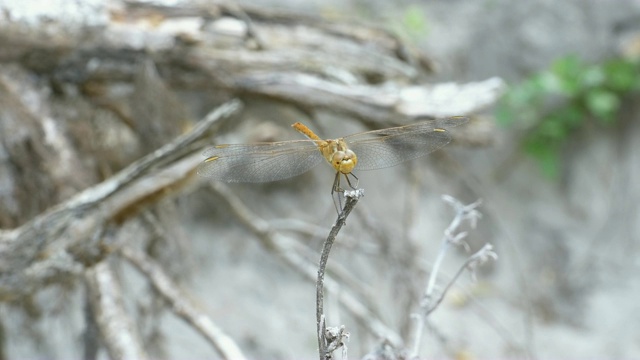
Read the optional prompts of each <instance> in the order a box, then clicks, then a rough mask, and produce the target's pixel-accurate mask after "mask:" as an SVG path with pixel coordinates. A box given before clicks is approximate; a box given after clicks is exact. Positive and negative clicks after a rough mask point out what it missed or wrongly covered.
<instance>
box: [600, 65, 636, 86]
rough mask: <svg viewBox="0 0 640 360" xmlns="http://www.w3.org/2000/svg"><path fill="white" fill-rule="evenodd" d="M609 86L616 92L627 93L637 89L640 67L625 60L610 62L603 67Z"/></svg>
mask: <svg viewBox="0 0 640 360" xmlns="http://www.w3.org/2000/svg"><path fill="white" fill-rule="evenodd" d="M603 71H604V74H605V76H606V83H607V85H608V86H609V87H610V88H611V89H612V90H615V91H621V92H626V91H630V90H633V89H634V88H635V87H637V84H639V80H640V65H639V64H638V63H637V62H634V61H630V60H625V59H613V60H609V61H608V62H606V63H605V64H604V65H603Z"/></svg>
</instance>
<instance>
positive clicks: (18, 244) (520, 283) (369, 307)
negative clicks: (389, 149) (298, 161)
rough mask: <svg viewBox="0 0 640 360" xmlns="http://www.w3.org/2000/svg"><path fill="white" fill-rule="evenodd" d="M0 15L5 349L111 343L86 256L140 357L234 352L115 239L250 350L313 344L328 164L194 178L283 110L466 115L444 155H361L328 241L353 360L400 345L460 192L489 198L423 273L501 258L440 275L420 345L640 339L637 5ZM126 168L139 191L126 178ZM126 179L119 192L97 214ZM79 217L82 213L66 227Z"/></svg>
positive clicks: (498, 349)
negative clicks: (383, 165) (186, 313)
mask: <svg viewBox="0 0 640 360" xmlns="http://www.w3.org/2000/svg"><path fill="white" fill-rule="evenodd" d="M0 9H1V10H2V11H0V200H1V202H0V229H1V232H0V271H1V272H0V300H1V301H0V358H6V359H15V358H20V359H22V358H64V359H75V358H83V357H84V358H109V357H117V354H118V352H117V350H114V349H117V348H118V346H116V345H114V342H113V337H109V331H108V330H105V328H106V327H108V321H107V322H106V323H105V321H104V316H103V317H101V314H102V313H103V312H104V309H103V310H101V309H102V308H101V306H103V305H100V300H99V299H100V298H101V296H103V295H96V294H102V293H101V291H104V289H103V288H101V286H100V285H99V281H98V280H99V279H100V276H99V274H100V269H99V267H100V264H106V266H107V270H105V271H106V273H107V274H111V275H112V278H113V281H114V283H116V284H117V287H116V288H117V289H119V290H118V292H119V293H120V294H119V295H118V298H119V299H120V300H119V301H120V302H121V305H122V306H121V310H122V313H121V314H120V315H117V316H116V318H120V317H121V318H122V319H125V320H126V321H125V322H127V323H128V324H129V328H130V329H129V330H130V331H131V332H132V333H134V334H136V337H138V341H139V342H140V344H142V345H141V347H142V349H143V350H144V352H145V353H146V355H148V356H149V357H157V358H216V357H221V358H225V357H229V356H225V355H224V352H222V353H221V352H220V351H219V349H217V348H216V347H215V346H212V341H207V340H206V339H205V338H204V337H203V336H202V335H201V333H200V332H199V331H198V330H197V326H195V325H193V323H189V322H188V321H186V322H185V321H184V317H183V316H181V315H180V307H179V306H177V305H176V304H175V303H173V302H172V301H171V300H168V297H167V296H166V295H163V292H162V291H160V290H158V288H157V287H156V285H155V284H154V280H153V279H152V278H153V277H152V276H151V275H150V274H149V273H148V272H145V271H144V270H140V268H141V265H140V263H141V262H142V263H144V261H141V260H140V259H139V258H136V257H135V256H132V253H131V252H127V250H126V249H135V250H136V251H139V253H141V254H144V255H145V256H146V258H145V259H146V260H145V261H147V263H152V264H156V265H157V267H158V268H157V270H158V271H160V272H161V273H162V274H164V275H166V276H167V278H168V279H170V280H171V283H172V284H173V285H172V286H173V287H174V288H175V289H178V290H179V294H180V295H179V296H178V297H184V298H188V299H189V301H191V303H192V304H193V305H194V307H195V308H197V309H199V310H198V311H200V313H201V314H206V315H207V316H209V318H210V319H211V321H212V322H214V323H215V324H216V326H217V327H219V329H220V331H221V332H223V333H225V334H226V336H228V337H229V338H230V339H231V340H232V341H233V342H235V344H237V347H238V348H239V349H241V351H242V353H243V354H244V355H245V356H246V357H248V358H260V359H265V358H267V359H281V358H291V359H300V358H317V339H316V324H315V273H314V271H315V268H314V267H315V266H317V262H318V259H319V256H320V249H321V246H322V242H323V240H324V239H325V238H326V236H327V235H328V233H329V230H330V228H331V226H332V225H333V223H334V222H335V219H336V211H335V209H334V205H333V200H332V197H331V194H330V189H331V184H332V182H333V177H334V173H333V170H332V169H331V168H330V167H328V166H326V165H325V164H321V165H320V166H317V167H316V168H314V169H313V170H311V171H310V172H307V173H305V174H303V175H300V176H297V177H293V178H291V179H287V180H283V181H278V182H273V183H261V184H222V183H218V182H215V181H212V180H208V179H205V178H202V177H199V176H198V175H196V173H195V166H196V165H197V162H198V161H200V160H202V158H201V157H200V156H199V154H200V153H201V152H202V151H203V150H204V149H206V148H208V147H211V146H213V145H215V144H225V143H249V142H256V141H279V140H295V139H301V137H300V135H299V134H297V133H296V132H295V131H294V130H293V129H291V128H290V125H291V124H293V123H294V122H296V121H301V122H303V123H305V124H307V125H308V126H309V127H310V128H312V129H313V130H314V131H316V133H318V134H319V135H320V136H321V137H326V138H334V137H340V136H344V135H348V134H352V133H357V132H360V131H367V130H374V129H381V128H385V127H391V126H398V125H402V124H410V123H412V122H415V121H419V120H421V119H425V118H439V117H445V116H454V115H465V116H468V117H469V118H470V121H469V123H468V124H466V125H464V126H460V127H456V128H454V129H452V135H453V141H452V142H451V144H449V145H447V146H446V147H445V148H443V149H442V150H440V151H438V152H435V153H432V154H431V155H429V156H428V157H423V158H419V159H416V160H412V161H409V162H406V163H404V164H402V165H400V166H397V167H392V168H388V169H381V170H374V171H366V172H360V173H358V174H357V175H358V177H359V179H360V181H359V186H360V187H361V188H363V189H364V190H365V196H364V197H363V198H362V199H361V200H360V201H359V203H358V205H357V207H356V208H355V210H354V211H353V213H352V214H351V215H350V217H349V218H348V220H347V225H346V227H345V228H344V229H342V231H341V233H340V235H339V236H338V239H337V242H336V244H335V245H334V248H333V251H332V254H331V257H330V258H329V265H328V277H329V278H330V279H331V281H335V282H332V283H331V284H332V285H331V286H329V285H328V289H327V291H326V297H325V311H326V314H327V324H328V325H330V326H339V325H345V327H346V330H347V331H348V332H349V333H350V338H349V342H348V352H349V356H350V357H351V358H362V357H364V356H366V355H367V354H369V355H368V356H369V358H370V359H377V358H380V359H382V358H388V359H391V358H408V357H409V355H410V352H411V351H410V350H411V348H412V346H413V344H414V343H415V342H416V341H417V340H416V339H415V321H414V320H412V314H414V313H416V312H418V311H419V306H420V301H421V297H422V294H423V293H424V291H425V288H426V284H427V279H428V277H429V274H430V271H431V269H432V266H433V262H434V261H435V258H436V256H437V254H438V251H439V249H440V247H441V239H442V238H443V232H444V230H445V229H446V228H447V226H448V225H449V223H450V222H451V221H452V220H453V217H454V215H455V213H454V210H453V209H452V207H451V206H450V205H449V204H447V203H446V202H443V201H442V199H441V196H442V195H443V194H448V195H451V196H454V197H455V198H457V199H459V200H460V201H461V202H463V203H465V204H469V203H472V202H474V201H476V200H478V199H482V204H481V206H480V207H479V208H478V210H479V211H480V212H481V213H482V215H483V216H482V218H481V219H480V221H479V222H478V224H477V226H476V227H475V228H471V227H470V226H468V224H466V225H465V228H464V230H465V231H468V232H469V233H468V236H467V238H466V239H465V240H466V243H467V248H465V247H464V246H460V247H459V248H455V249H453V250H452V251H450V252H449V253H447V255H446V257H445V259H444V262H443V269H442V271H441V273H439V274H438V278H437V285H436V291H437V292H441V291H443V290H444V288H445V286H446V285H447V284H448V283H449V282H450V280H451V279H452V278H453V276H454V275H455V274H456V272H457V271H458V269H459V268H460V267H461V266H463V264H464V262H465V260H466V259H467V258H468V257H469V256H470V255H471V254H472V253H473V252H475V251H477V250H478V249H480V248H481V247H482V246H483V245H484V244H486V243H490V244H492V245H493V246H494V251H495V252H496V253H497V254H498V257H499V259H498V260H497V261H495V262H490V263H487V264H484V265H483V266H481V267H480V268H478V269H477V273H476V277H475V279H474V278H473V277H472V276H471V275H470V274H469V273H465V274H463V276H462V277H460V278H459V279H458V280H457V281H456V282H455V284H454V285H453V286H452V287H451V288H450V289H449V291H448V292H447V294H446V297H445V298H444V301H443V302H442V304H441V305H440V306H439V307H438V308H437V310H436V311H435V312H433V313H432V314H431V315H430V317H429V321H428V326H427V330H426V331H425V333H424V334H423V336H422V339H421V341H420V343H421V347H420V349H421V350H420V352H419V356H420V357H421V358H433V357H441V358H459V359H472V358H495V357H518V358H522V357H524V358H543V359H544V358H627V359H632V358H640V345H639V344H640V304H639V303H638V301H637V299H638V298H639V297H640V277H638V275H637V274H639V273H640V260H638V257H637V255H636V254H637V253H638V251H639V250H640V241H639V240H640V239H639V236H640V209H639V206H638V203H640V187H639V186H637V185H633V184H635V182H634V180H633V178H638V177H639V176H640V141H638V139H640V123H639V121H638V117H639V116H640V108H639V106H638V99H639V97H638V96H639V93H638V91H639V90H640V64H639V62H638V58H639V56H640V2H638V1H637V0H620V1H615V2H613V1H598V0H570V1H562V2H558V1H547V0H531V1H521V2H512V1H506V0H491V1H478V0H457V1H399V2H383V1H357V0H356V1H294V0H260V1H239V2H233V3H231V2H230V3H222V2H203V1H183V2H178V1H176V2H170V1H167V2H142V1H140V2H138V1H116V0H113V1H98V0H91V1H64V0H58V1H53V2H51V1H37V0H33V1H22V2H14V1H2V0H0ZM231 99H240V100H241V101H242V104H243V106H242V109H241V110H238V111H237V112H236V113H235V114H234V115H233V116H232V117H231V118H230V119H227V120H222V121H220V122H219V123H217V124H216V125H215V126H214V127H213V128H211V129H209V130H208V131H206V133H205V134H204V135H201V136H199V138H198V139H197V141H193V142H190V143H188V144H186V145H185V143H179V144H180V146H178V147H177V150H176V149H171V150H169V151H170V154H174V155H172V156H171V157H169V158H162V159H161V160H158V159H157V158H156V160H154V162H153V163H152V165H153V166H150V167H144V166H141V165H140V164H139V162H138V163H136V161H139V159H141V158H143V157H145V156H146V157H147V158H149V157H152V158H153V157H154V156H155V155H154V151H155V150H157V149H159V148H161V147H162V146H163V145H166V144H175V141H176V138H178V137H180V136H184V135H185V134H190V133H191V132H193V131H194V129H197V128H198V124H200V123H202V121H199V119H203V118H205V117H206V115H207V114H208V113H209V112H210V111H212V110H214V109H215V108H216V107H218V106H220V105H221V104H223V103H225V102H227V101H229V100H231ZM156 155H157V152H156ZM189 159H196V160H195V162H194V160H189ZM187 160H189V161H187ZM182 163H188V166H186V165H185V166H186V170H183V171H184V173H183V174H182V173H180V174H182V175H179V176H178V175H176V176H178V177H179V179H177V180H175V181H174V180H167V181H170V183H168V184H166V185H158V184H159V183H161V182H162V179H167V178H168V177H169V175H162V176H165V177H164V178H163V177H162V176H161V175H158V174H160V173H161V172H162V171H165V170H166V172H167V173H168V174H178V173H179V171H178V170H175V169H174V168H172V167H171V166H173V165H174V164H177V165H179V164H182ZM132 166H133V167H134V168H135V169H138V171H137V172H135V175H132V177H131V178H129V180H127V181H122V182H120V183H118V184H117V186H115V188H114V189H115V190H114V192H110V193H108V194H107V195H105V196H103V197H98V199H99V201H95V202H92V203H90V204H89V205H86V207H77V204H78V203H79V202H81V200H82V199H81V198H80V197H78V194H95V193H96V191H93V190H95V189H96V187H97V186H98V184H101V183H103V182H108V181H109V180H110V179H115V178H116V177H117V176H119V174H121V173H120V172H121V171H123V170H124V171H127V169H131V167H132ZM172 169H173V170H172ZM163 174H164V173H163ZM143 181H148V183H143ZM138 184H140V186H143V184H148V185H144V186H146V188H145V187H143V188H145V189H152V190H148V192H147V193H145V194H144V196H142V195H136V193H134V192H133V191H130V192H126V191H128V190H130V188H129V186H131V187H133V186H134V185H138ZM92 191H93V192H92ZM87 196H88V195H87ZM118 196H121V198H123V199H125V200H122V201H121V202H123V203H126V205H125V206H122V205H118V206H121V207H119V208H118V209H119V210H118V211H113V212H109V209H111V208H115V207H116V205H112V204H113V203H114V202H116V200H114V199H120V198H118ZM118 201H120V200H118ZM118 204H119V203H118ZM61 209H62V210H64V211H67V210H68V211H69V212H67V213H64V214H65V215H64V216H54V215H55V214H56V211H62V210H61ZM94 209H96V210H95V211H96V212H95V214H96V215H95V219H97V220H95V223H91V225H86V227H80V225H75V224H78V223H79V221H80V220H85V219H93V216H94V215H93V214H94V212H93V211H94ZM98 211H100V212H98ZM47 214H54V215H51V217H47V216H48V215H47ZM49 219H50V221H51V222H48V221H49ZM60 219H61V220H60ZM57 221H64V224H65V225H64V226H62V225H60V224H61V223H59V222H57ZM82 224H85V223H82ZM83 226H84V225H83ZM49 229H53V230H51V231H49ZM87 229H88V230H87ZM82 231H86V232H82ZM78 234H81V235H82V234H85V235H86V236H85V235H82V236H81V235H78ZM83 236H85V237H83ZM79 244H80V245H79ZM105 249H106V250H105ZM136 259H138V260H136ZM2 262H4V264H2ZM96 269H98V270H96ZM103 270H104V268H103ZM96 284H98V285H96ZM109 286H110V285H107V287H109ZM329 287H330V288H329ZM100 289H103V290H100ZM96 299H98V300H96ZM105 324H106V325H105ZM116 333H118V332H117V331H116ZM122 333H124V332H122ZM110 339H111V340H110ZM124 346H125V348H126V345H124ZM385 356H386V357H385Z"/></svg>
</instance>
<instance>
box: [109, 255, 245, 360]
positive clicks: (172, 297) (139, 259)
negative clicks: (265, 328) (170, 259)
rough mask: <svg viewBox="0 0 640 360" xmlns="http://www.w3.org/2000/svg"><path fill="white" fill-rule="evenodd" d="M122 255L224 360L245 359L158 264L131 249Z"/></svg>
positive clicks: (231, 340)
mask: <svg viewBox="0 0 640 360" xmlns="http://www.w3.org/2000/svg"><path fill="white" fill-rule="evenodd" d="M120 253H121V254H122V255H123V256H124V257H125V258H126V259H127V260H129V262H131V263H132V264H133V265H134V266H135V267H137V268H138V270H140V271H141V272H142V273H143V274H144V275H145V276H146V277H147V278H148V279H149V281H150V282H151V284H152V285H153V287H154V288H155V289H156V291H158V293H160V295H162V297H163V298H164V299H165V300H166V301H167V302H168V303H169V305H171V310H172V311H173V312H174V313H175V314H176V315H178V316H180V317H181V318H182V319H183V320H184V321H186V322H187V323H188V324H189V325H190V326H191V327H193V328H194V329H195V330H197V331H198V332H199V333H200V334H201V335H202V336H204V337H205V339H207V341H208V342H209V343H210V344H211V345H212V346H213V347H214V348H215V349H216V351H217V352H218V354H219V355H220V356H221V357H222V358H223V359H233V360H242V359H246V357H245V356H244V355H243V354H242V351H241V350H240V347H239V346H238V345H237V344H236V343H235V341H234V340H233V339H232V338H231V337H229V336H228V335H227V334H225V333H224V331H223V330H222V329H220V328H219V327H218V326H217V325H216V324H215V323H214V322H213V320H212V319H211V317H209V316H208V315H207V314H206V313H205V312H204V311H203V310H202V309H200V308H199V306H198V305H197V304H196V303H195V302H194V301H192V300H191V299H192V296H190V295H189V294H188V293H187V292H186V291H185V290H184V289H181V288H180V287H179V286H178V285H177V284H176V283H174V282H173V281H172V280H171V279H170V278H169V276H167V274H166V273H165V272H164V270H163V269H162V267H161V266H160V265H159V264H157V263H155V262H154V261H153V260H152V259H150V258H149V257H148V256H147V255H146V254H145V253H143V252H142V251H140V250H136V249H134V248H133V247H130V246H125V247H123V248H121V249H120Z"/></svg>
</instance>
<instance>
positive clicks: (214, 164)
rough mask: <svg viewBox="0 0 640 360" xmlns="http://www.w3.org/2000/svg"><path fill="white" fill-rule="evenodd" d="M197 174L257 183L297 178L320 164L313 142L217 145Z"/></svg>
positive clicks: (231, 180)
mask: <svg viewBox="0 0 640 360" xmlns="http://www.w3.org/2000/svg"><path fill="white" fill-rule="evenodd" d="M203 155H204V156H205V157H206V160H205V161H204V162H203V163H201V164H200V165H199V166H198V174H199V175H201V176H204V177H208V178H212V179H215V180H221V181H226V182H245V183H259V182H269V181H276V180H282V179H286V178H290V177H293V176H296V175H300V174H302V173H304V172H306V171H308V170H309V169H311V168H312V167H314V166H316V165H318V164H319V163H320V162H321V161H323V160H324V158H323V157H322V154H320V152H319V151H318V148H317V146H316V144H315V143H314V142H313V141H307V140H300V141H282V142H275V143H258V144H247V145H244V144H238V145H218V146H216V147H213V148H211V149H208V150H206V151H205V152H204V153H203Z"/></svg>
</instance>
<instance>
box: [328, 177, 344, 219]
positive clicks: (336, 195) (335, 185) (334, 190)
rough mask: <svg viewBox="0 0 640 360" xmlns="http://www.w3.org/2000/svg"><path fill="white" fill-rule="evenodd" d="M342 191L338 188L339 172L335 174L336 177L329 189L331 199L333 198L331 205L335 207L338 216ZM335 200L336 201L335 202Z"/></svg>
mask: <svg viewBox="0 0 640 360" xmlns="http://www.w3.org/2000/svg"><path fill="white" fill-rule="evenodd" d="M343 193H344V189H342V188H341V187H340V172H339V171H338V172H336V177H335V178H334V179H333V187H332V188H331V198H333V205H334V206H335V207H336V212H337V213H338V214H339V213H340V209H342V194H343ZM336 198H337V199H338V201H336Z"/></svg>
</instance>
